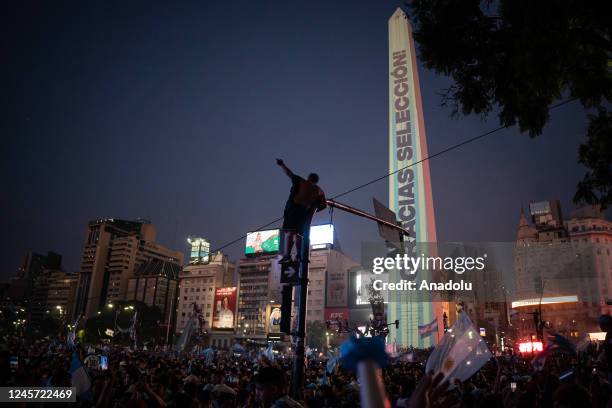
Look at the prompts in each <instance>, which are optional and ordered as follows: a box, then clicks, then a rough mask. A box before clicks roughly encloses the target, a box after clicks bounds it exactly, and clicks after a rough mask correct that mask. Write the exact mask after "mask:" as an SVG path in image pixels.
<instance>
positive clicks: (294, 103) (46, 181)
mask: <svg viewBox="0 0 612 408" xmlns="http://www.w3.org/2000/svg"><path fill="white" fill-rule="evenodd" d="M93 3H94V2H81V1H78V2H55V1H47V2H40V3H34V2H27V1H24V2H21V1H20V2H14V4H12V5H9V4H8V3H3V13H2V14H3V15H4V17H2V21H1V22H2V24H0V26H1V27H2V31H3V35H2V40H0V41H2V43H3V44H2V46H1V47H0V49H2V52H1V53H0V61H1V64H0V71H1V72H0V80H1V81H2V83H1V87H0V89H2V91H1V92H0V108H1V115H2V117H1V119H2V120H0V134H2V153H3V154H2V160H1V166H2V177H3V182H2V199H1V200H0V202H1V206H2V209H1V214H2V218H1V225H0V226H1V228H2V235H1V237H2V238H1V239H2V242H1V245H0V251H1V253H0V256H1V259H2V266H3V267H2V271H1V276H0V278H2V279H7V278H8V277H9V276H11V275H13V274H14V272H15V270H16V269H17V267H18V266H19V265H20V263H21V261H22V259H23V257H24V255H25V253H26V252H27V251H29V250H33V251H36V252H41V253H46V252H47V251H49V250H52V251H56V252H59V253H61V254H63V255H64V267H65V269H66V270H68V271H77V270H78V268H79V262H80V256H81V251H82V247H83V243H84V239H85V231H86V225H87V221H88V220H91V219H95V218H102V217H114V218H126V219H133V218H136V217H143V218H147V219H150V220H152V222H153V224H154V225H155V226H156V227H157V235H158V242H160V243H162V244H164V245H167V246H169V247H172V248H175V249H180V250H183V251H186V250H187V244H186V237H187V236H188V235H190V234H191V235H201V236H204V237H207V238H208V239H210V240H211V245H212V247H213V248H217V247H219V246H220V245H221V244H223V243H225V242H227V241H230V240H232V239H234V238H237V237H239V236H240V235H241V234H243V233H245V232H246V231H248V230H250V229H254V228H256V227H258V226H260V225H262V224H263V223H265V222H267V221H269V220H272V219H274V218H276V217H278V216H280V215H281V214H282V209H283V207H284V204H285V200H286V198H287V195H288V192H289V180H288V179H287V178H286V176H285V175H284V174H283V173H282V171H281V170H280V169H279V168H278V167H277V166H276V164H275V162H274V159H275V158H276V157H282V158H284V159H285V161H286V163H287V164H288V166H289V167H290V168H292V169H293V170H294V171H295V172H296V173H298V174H302V175H307V174H308V173H309V172H311V171H316V172H318V173H319V174H320V177H321V181H320V185H321V186H322V187H323V188H324V190H325V191H326V192H327V194H328V196H333V195H335V194H337V193H340V192H342V191H345V190H348V189H349V188H351V187H354V186H356V185H359V184H361V183H364V182H366V181H368V180H371V179H373V178H376V177H378V176H381V175H383V174H385V173H386V172H387V167H388V164H387V157H388V156H387V149H388V147H387V146H388V145H387V138H388V124H387V122H388V112H387V109H388V108H387V106H388V104H387V96H388V94H387V93H388V91H387V84H388V82H387V81H388V79H387V58H388V55H387V20H388V18H389V17H390V16H391V14H392V13H393V12H394V10H395V8H396V7H397V6H398V4H399V3H398V2H397V1H392V0H385V1H383V0H370V1H350V2H341V1H312V2H307V1H300V2H294V1H276V2H259V1H250V2H240V1H234V2H228V1H218V2H212V1H193V2H159V4H154V3H155V2H140V3H139V2H136V1H127V2H124V1H121V2H120V1H104V2H102V1H100V2H97V4H93ZM419 73H420V77H421V92H422V96H423V106H424V115H425V124H426V127H427V136H428V140H429V150H430V153H435V152H436V151H439V150H441V149H444V148H446V147H447V146H449V145H452V144H455V143H458V142H460V141H462V140H465V139H467V138H470V137H473V136H475V135H477V134H480V133H482V132H484V131H487V130H490V129H492V128H495V127H497V126H498V122H497V117H496V116H495V115H492V116H490V117H489V118H488V119H487V120H483V119H481V118H479V117H467V118H465V117H462V118H458V119H453V118H451V117H450V114H451V111H450V109H449V108H445V107H441V106H440V100H441V97H440V92H441V91H442V90H443V88H444V87H445V86H447V85H448V84H449V81H448V79H446V78H444V77H440V76H436V75H435V74H434V73H432V72H428V71H426V70H425V69H424V68H423V67H422V66H421V67H420V71H419ZM585 126H586V120H585V115H584V111H583V110H582V108H581V107H580V105H579V104H578V103H577V102H573V103H571V104H569V105H566V106H564V107H562V108H559V109H558V110H555V111H554V112H552V114H551V121H550V123H549V125H548V126H547V127H546V128H545V131H544V134H543V135H542V136H540V137H538V138H536V139H530V138H529V137H528V136H527V135H521V134H520V133H519V131H518V130H517V129H516V128H511V129H507V130H504V131H501V132H497V133H496V134H494V135H492V136H489V137H487V138H485V139H483V140H480V141H478V142H475V143H473V144H470V145H468V146H465V147H462V148H461V149H458V150H455V151H453V152H451V153H448V154H445V155H442V156H440V157H438V158H435V159H433V160H432V161H431V163H430V166H431V172H432V186H433V196H434V205H435V211H436V221H437V228H438V240H439V241H510V240H513V239H514V238H515V234H516V226H517V222H518V218H519V213H520V208H521V205H524V206H527V205H528V203H529V201H534V200H543V199H549V198H558V199H560V200H561V203H562V207H563V211H564V213H565V214H568V213H569V212H570V210H572V209H573V205H572V204H571V198H572V196H573V193H574V189H575V185H576V183H577V181H578V180H579V179H580V178H581V177H582V175H583V173H584V168H582V167H580V166H579V165H577V164H576V157H577V146H578V144H579V143H580V142H581V141H582V140H583V139H584V133H585ZM372 196H376V197H378V198H379V199H381V200H382V201H383V202H386V200H387V181H386V180H385V181H382V182H379V183H376V184H375V185H372V186H370V187H368V188H365V189H362V190H360V191H358V192H355V193H352V194H350V195H348V196H345V197H343V198H342V200H341V201H342V202H345V203H347V204H350V205H353V206H356V207H359V208H362V209H364V210H369V211H371V210H372V203H371V198H372ZM316 221H317V222H326V221H329V214H328V212H327V211H325V212H323V213H321V215H319V216H318V217H317V219H316ZM334 223H335V224H336V231H337V234H338V237H339V239H340V243H341V245H342V248H343V249H344V251H345V252H347V253H348V254H349V255H351V256H352V257H354V258H355V259H359V257H360V245H361V242H363V241H375V240H377V239H378V235H377V228H376V226H375V225H374V224H372V223H371V222H369V221H366V220H362V219H355V218H354V217H352V216H349V215H345V214H341V213H340V212H338V211H336V212H335V213H334ZM243 249H244V241H240V242H239V243H237V244H235V245H233V246H231V247H230V248H228V249H227V251H226V252H227V253H229V255H230V256H231V258H232V259H233V260H237V259H238V257H239V256H240V255H241V254H242V252H243Z"/></svg>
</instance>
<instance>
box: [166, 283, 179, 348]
mask: <svg viewBox="0 0 612 408" xmlns="http://www.w3.org/2000/svg"><path fill="white" fill-rule="evenodd" d="M176 289H177V291H178V285H177V287H176ZM176 295H178V293H176V292H175V293H174V296H172V303H171V304H170V316H169V317H168V327H167V328H166V345H168V342H169V341H170V326H172V323H173V321H174V319H173V317H174V315H175V310H174V299H175V298H176Z"/></svg>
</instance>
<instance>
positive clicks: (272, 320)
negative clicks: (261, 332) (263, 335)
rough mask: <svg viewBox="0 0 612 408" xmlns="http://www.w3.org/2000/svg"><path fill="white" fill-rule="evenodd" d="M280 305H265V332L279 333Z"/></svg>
mask: <svg viewBox="0 0 612 408" xmlns="http://www.w3.org/2000/svg"><path fill="white" fill-rule="evenodd" d="M280 324H281V305H268V306H267V307H266V332H267V333H280V332H281V328H280Z"/></svg>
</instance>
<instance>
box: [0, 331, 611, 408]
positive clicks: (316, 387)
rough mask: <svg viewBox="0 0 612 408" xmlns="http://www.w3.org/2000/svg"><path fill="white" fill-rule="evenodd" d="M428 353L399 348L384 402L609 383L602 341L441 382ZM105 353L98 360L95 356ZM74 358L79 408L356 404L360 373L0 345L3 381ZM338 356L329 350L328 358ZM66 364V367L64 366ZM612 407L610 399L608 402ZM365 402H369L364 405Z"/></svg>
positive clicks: (51, 375) (509, 359)
mask: <svg viewBox="0 0 612 408" xmlns="http://www.w3.org/2000/svg"><path fill="white" fill-rule="evenodd" d="M428 355H429V350H409V351H408V350H405V351H404V352H399V353H397V355H396V356H395V357H394V358H391V359H390V360H389V363H388V364H387V366H386V367H385V368H384V369H383V370H382V379H383V380H384V391H385V394H386V399H387V401H386V402H385V403H384V404H383V405H381V406H385V405H386V406H389V407H410V408H412V407H466V408H468V407H581V408H584V407H589V406H592V407H607V406H608V405H609V404H608V402H609V401H610V384H609V382H608V368H607V367H608V366H607V362H606V353H605V350H604V348H603V347H602V345H601V344H597V343H592V344H591V345H589V346H588V347H587V348H586V349H585V350H583V351H581V352H580V353H577V354H575V355H572V354H571V353H563V352H561V353H556V354H551V355H550V356H549V357H548V358H547V359H546V362H545V364H544V366H543V367H539V368H538V369H536V368H534V364H533V363H532V357H533V356H531V355H529V356H522V355H520V354H519V353H512V352H510V353H504V354H501V355H498V356H496V357H495V358H492V359H491V360H490V361H489V362H488V363H487V364H486V365H484V366H483V367H482V368H481V369H480V370H479V371H478V372H477V373H476V374H475V375H473V376H472V377H471V378H469V379H468V380H466V381H464V382H459V381H455V382H454V383H452V384H448V383H445V382H444V383H442V382H441V381H440V378H439V377H438V378H436V377H435V376H433V375H431V374H426V373H425V368H424V367H425V362H426V360H427V357H428ZM100 356H105V364H100V363H99V361H100V359H99V357H100ZM75 357H76V358H78V361H79V362H82V364H83V366H84V367H85V368H86V371H87V372H88V379H89V381H90V384H89V385H90V386H89V388H88V389H87V390H80V391H81V392H80V393H79V395H78V402H77V405H78V406H81V407H93V406H95V407H100V408H109V407H126V408H127V407H130V408H131V407H135V408H147V407H193V408H196V407H197V408H200V407H201V408H208V407H244V408H251V407H253V408H254V407H266V408H267V407H288V408H291V407H306V408H312V407H316V408H323V407H339V408H341V407H355V406H359V401H360V400H362V398H360V393H361V392H364V387H363V386H362V384H361V379H359V378H357V377H356V374H355V373H354V372H352V371H348V370H346V369H345V368H344V367H343V365H342V361H339V362H338V363H337V364H331V361H329V359H330V355H329V354H327V355H324V354H322V353H309V356H308V357H307V364H306V368H305V384H304V389H303V395H301V396H300V398H299V400H295V399H293V398H290V397H289V396H288V393H289V382H290V378H291V365H292V358H291V356H290V355H285V354H283V353H282V352H280V353H274V354H272V355H269V354H267V353H265V352H264V353H262V351H261V350H260V349H258V348H253V349H251V350H249V349H246V350H245V349H242V350H241V351H240V352H235V350H211V349H206V350H205V351H201V349H200V350H198V349H196V350H195V351H190V352H186V351H183V352H177V351H167V350H164V349H162V348H160V347H154V348H151V349H148V350H147V349H139V350H136V349H133V348H132V347H127V346H112V345H99V346H97V347H93V346H79V345H77V346H75V347H74V348H71V347H68V346H67V345H66V343H65V341H60V340H59V339H57V340H38V341H35V342H34V343H31V344H28V343H26V342H25V341H24V340H23V339H22V338H18V337H8V336H6V337H4V339H3V341H2V344H1V349H0V365H1V367H0V377H1V384H2V386H30V387H44V386H71V385H72V383H73V382H72V379H71V369H73V364H74V358H75ZM333 359H334V361H335V357H334V358H333ZM71 366H72V368H71ZM610 406H612V403H611V404H610ZM367 408H372V407H367Z"/></svg>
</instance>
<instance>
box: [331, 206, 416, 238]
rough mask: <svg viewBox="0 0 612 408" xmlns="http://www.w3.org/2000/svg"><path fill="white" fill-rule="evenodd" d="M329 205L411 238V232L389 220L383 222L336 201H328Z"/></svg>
mask: <svg viewBox="0 0 612 408" xmlns="http://www.w3.org/2000/svg"><path fill="white" fill-rule="evenodd" d="M327 205H328V206H330V207H333V208H337V209H339V210H343V211H346V212H349V213H351V214H354V215H358V216H360V217H363V218H367V219H369V220H372V221H376V222H377V223H379V224H383V225H384V226H387V227H389V228H393V229H395V230H398V231H400V232H401V233H403V234H405V235H408V236H410V231H408V230H407V229H406V228H403V227H401V226H400V225H397V224H394V223H392V222H389V221H387V220H383V219H382V218H378V217H376V216H374V215H372V214H368V213H367V212H365V211H361V210H359V209H357V208H354V207H351V206H350V205H346V204H342V203H339V202H337V201H334V200H327Z"/></svg>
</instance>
